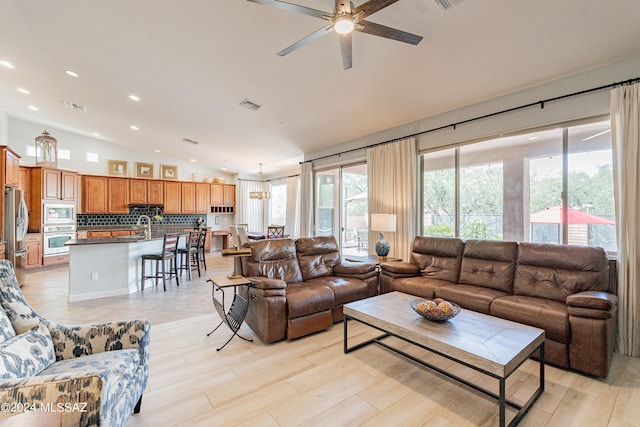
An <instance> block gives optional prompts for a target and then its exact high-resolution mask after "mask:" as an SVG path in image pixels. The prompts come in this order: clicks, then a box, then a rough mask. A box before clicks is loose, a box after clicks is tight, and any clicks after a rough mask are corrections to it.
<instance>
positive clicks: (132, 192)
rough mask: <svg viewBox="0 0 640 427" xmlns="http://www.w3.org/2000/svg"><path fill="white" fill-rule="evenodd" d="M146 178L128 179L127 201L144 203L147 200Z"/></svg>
mask: <svg viewBox="0 0 640 427" xmlns="http://www.w3.org/2000/svg"><path fill="white" fill-rule="evenodd" d="M147 194H148V193H147V180H146V179H131V180H129V203H133V204H141V205H142V204H145V203H148V202H147Z"/></svg>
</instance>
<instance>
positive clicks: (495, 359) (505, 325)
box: [344, 292, 545, 378]
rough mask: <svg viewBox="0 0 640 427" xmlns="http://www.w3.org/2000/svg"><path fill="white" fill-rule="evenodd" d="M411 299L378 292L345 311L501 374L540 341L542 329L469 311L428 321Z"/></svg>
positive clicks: (401, 335)
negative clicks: (444, 318) (447, 317)
mask: <svg viewBox="0 0 640 427" xmlns="http://www.w3.org/2000/svg"><path fill="white" fill-rule="evenodd" d="M415 298H417V297H415V296H413V295H408V294H404V293H401V292H391V293H387V294H382V295H378V296H375V297H372V298H367V299H364V300H359V301H355V302H352V303H349V304H345V306H344V314H345V315H347V316H350V317H352V318H354V319H357V320H359V321H362V322H365V323H368V324H370V325H372V326H375V327H378V328H380V329H382V330H383V331H388V332H390V333H392V334H394V335H397V336H399V337H402V338H406V339H408V340H410V341H412V342H414V343H417V344H420V345H423V346H425V347H427V348H429V349H432V350H435V351H438V352H440V353H442V354H445V355H448V356H450V357H453V358H455V359H457V360H459V361H462V362H465V363H468V364H470V365H472V366H474V367H477V368H480V369H483V370H485V371H486V372H490V373H492V374H495V375H497V376H499V377H503V378H504V377H507V376H509V374H511V372H513V371H514V370H515V369H517V368H518V366H520V364H521V363H522V362H523V361H524V360H526V359H527V358H528V357H529V356H530V355H531V353H532V352H533V351H534V350H535V349H536V348H537V347H538V346H539V345H540V344H541V343H542V342H543V341H544V337H545V335H544V330H543V329H539V328H534V327H532V326H528V325H523V324H520V323H516V322H511V321H509V320H504V319H500V318H498V317H493V316H488V315H485V314H481V313H476V312H474V311H471V310H465V309H462V311H461V312H460V314H458V315H457V316H456V317H454V318H453V319H450V320H448V321H446V322H432V321H430V320H427V319H424V318H423V317H422V316H420V315H419V314H418V313H416V312H415V311H413V309H412V308H411V306H410V305H409V301H411V300H412V299H415Z"/></svg>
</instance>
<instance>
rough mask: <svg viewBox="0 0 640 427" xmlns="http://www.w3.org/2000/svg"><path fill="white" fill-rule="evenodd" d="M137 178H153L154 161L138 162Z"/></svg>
mask: <svg viewBox="0 0 640 427" xmlns="http://www.w3.org/2000/svg"><path fill="white" fill-rule="evenodd" d="M136 178H153V163H140V162H136Z"/></svg>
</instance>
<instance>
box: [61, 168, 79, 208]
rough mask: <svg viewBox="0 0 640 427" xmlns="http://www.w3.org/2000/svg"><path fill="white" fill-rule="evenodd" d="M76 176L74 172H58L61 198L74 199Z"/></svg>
mask: <svg viewBox="0 0 640 427" xmlns="http://www.w3.org/2000/svg"><path fill="white" fill-rule="evenodd" d="M76 176H77V174H76V173H74V172H65V171H62V172H60V185H61V188H60V198H61V199H62V200H70V201H74V200H76Z"/></svg>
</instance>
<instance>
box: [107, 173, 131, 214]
mask: <svg viewBox="0 0 640 427" xmlns="http://www.w3.org/2000/svg"><path fill="white" fill-rule="evenodd" d="M107 203H108V204H107V208H108V210H107V213H122V214H128V213H129V180H128V179H127V178H109V180H108V182H107Z"/></svg>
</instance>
